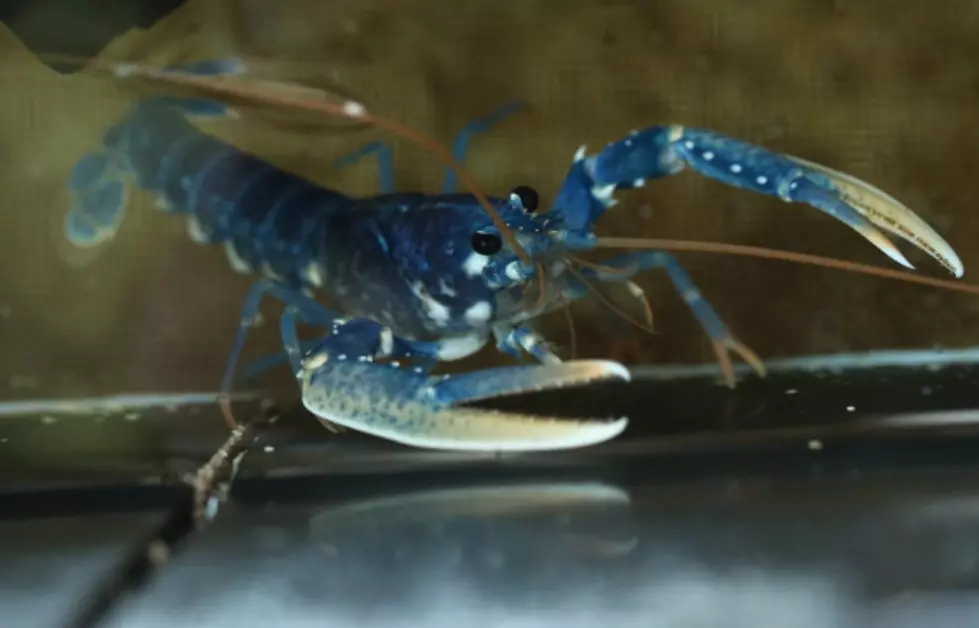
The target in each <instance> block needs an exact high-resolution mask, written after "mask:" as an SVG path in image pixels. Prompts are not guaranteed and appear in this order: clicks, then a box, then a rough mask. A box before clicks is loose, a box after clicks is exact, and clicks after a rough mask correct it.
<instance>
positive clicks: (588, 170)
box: [552, 125, 963, 277]
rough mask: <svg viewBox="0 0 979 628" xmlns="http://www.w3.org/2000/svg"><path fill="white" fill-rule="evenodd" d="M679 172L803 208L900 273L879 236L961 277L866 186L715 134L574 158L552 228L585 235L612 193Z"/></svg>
mask: <svg viewBox="0 0 979 628" xmlns="http://www.w3.org/2000/svg"><path fill="white" fill-rule="evenodd" d="M686 167H690V168H692V169H694V170H696V171H697V172H699V173H701V174H703V175H704V176H707V177H710V178H712V179H716V180H718V181H721V182H724V183H727V184H728V185H731V186H735V187H739V188H742V189H747V190H751V191H753V192H757V193H759V194H766V195H769V196H776V197H778V198H781V199H782V200H784V201H786V202H798V203H805V204H808V205H811V206H812V207H815V208H817V209H819V210H821V211H823V212H825V213H827V214H829V215H831V216H833V217H834V218H836V219H838V220H840V221H841V222H843V223H845V224H847V225H848V226H850V227H851V228H853V229H854V230H855V231H857V232H858V233H860V234H861V235H862V236H863V237H864V238H866V239H867V240H869V241H870V242H871V243H872V244H874V246H876V247H877V248H878V249H880V250H881V251H882V252H883V253H885V254H886V255H887V256H888V257H890V258H891V259H893V260H894V261H896V262H898V263H899V264H901V265H903V266H906V267H908V268H913V266H912V265H911V263H910V262H908V260H907V259H906V258H905V257H904V255H902V254H901V252H900V251H899V250H898V248H897V247H896V246H895V245H894V243H893V242H891V241H890V240H889V239H888V237H887V236H886V235H885V234H884V233H883V232H882V231H881V230H880V229H883V230H885V231H888V232H890V233H894V234H897V235H899V236H901V237H902V238H904V239H906V240H908V241H910V242H912V243H913V244H914V245H916V246H917V247H919V248H920V249H922V250H923V251H925V252H926V253H928V254H929V255H931V256H932V257H933V258H934V259H935V260H937V261H938V262H939V263H940V264H941V265H942V266H944V267H945V268H946V269H947V270H948V271H949V272H951V273H952V274H953V275H955V276H956V277H961V276H962V274H963V267H962V262H961V260H960V259H959V257H958V255H956V253H955V251H954V250H953V249H952V247H951V246H949V244H948V243H947V242H946V241H945V240H944V239H943V238H942V237H941V236H940V235H938V233H936V232H935V230H934V229H932V228H931V227H930V226H928V224H927V223H926V222H925V221H924V220H922V219H921V218H920V217H919V216H918V215H917V214H915V213H914V212H913V211H911V210H910V209H909V208H907V207H906V206H904V205H903V204H902V203H900V202H899V201H897V200H896V199H894V198H892V197H891V196H889V195H887V194H885V193H884V192H882V191H881V190H879V189H877V188H876V187H874V186H872V185H870V184H869V183H866V182H864V181H861V180H859V179H857V178H855V177H852V176H850V175H847V174H844V173H842V172H838V171H836V170H832V169H831V168H827V167H826V166H822V165H819V164H815V163H813V162H810V161H806V160H804V159H800V158H798V157H793V156H790V155H782V154H779V153H774V152H772V151H769V150H767V149H765V148H762V147H760V146H756V145H753V144H749V143H747V142H743V141H741V140H737V139H734V138H731V137H728V136H725V135H722V134H720V133H717V132H715V131H709V130H705V129H694V128H686V127H683V126H676V125H674V126H655V127H651V128H649V129H646V130H644V131H636V132H634V133H632V134H631V135H630V136H629V137H627V138H625V139H622V140H619V141H618V142H613V143H611V144H609V145H608V146H607V147H606V148H605V149H604V150H603V151H601V152H600V153H598V154H596V155H593V156H590V157H585V154H584V150H579V152H578V154H577V155H576V157H575V163H574V165H573V166H572V171H571V173H570V174H569V176H568V178H567V180H566V181H565V184H564V187H563V188H562V190H561V193H560V194H559V195H558V198H557V200H556V202H555V207H554V208H553V210H552V211H553V212H554V217H555V220H556V221H558V222H560V223H562V225H563V226H564V227H565V228H567V229H569V230H570V231H571V232H572V233H576V232H585V233H590V231H591V226H592V225H593V224H594V222H595V221H596V220H597V219H598V218H599V217H600V216H601V214H602V213H603V212H604V211H605V210H606V209H607V208H609V207H611V206H612V205H613V204H614V199H612V193H613V192H614V191H615V190H616V189H628V188H634V187H638V186H640V185H642V184H643V182H644V181H645V180H646V179H652V178H658V177H663V176H667V175H671V174H675V173H677V172H680V171H681V170H683V169H684V168H686ZM878 227H879V228H880V229H878Z"/></svg>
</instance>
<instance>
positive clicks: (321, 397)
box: [302, 355, 629, 451]
mask: <svg viewBox="0 0 979 628" xmlns="http://www.w3.org/2000/svg"><path fill="white" fill-rule="evenodd" d="M310 362H311V363H310V364H309V366H308V367H307V368H306V369H305V370H304V373H303V375H302V388H303V395H302V399H303V405H304V406H305V407H306V408H307V409H308V410H309V411H310V412H312V413H313V414H314V415H316V416H317V417H321V418H322V419H323V420H326V421H329V422H330V423H335V424H338V425H342V426H344V427H349V428H351V429H353V430H357V431H359V432H364V433H367V434H371V435H373V436H378V437H380V438H385V439H388V440H392V441H395V442H398V443H401V444H404V445H410V446H413V447H422V448H428V449H444V450H457V451H545V450H556V449H572V448H577V447H585V446H589V445H594V444H597V443H601V442H603V441H606V440H609V439H611V438H614V437H615V436H618V435H619V434H620V433H622V431H623V430H624V429H625V427H626V424H627V422H628V421H627V419H625V418H618V419H611V420H600V419H559V418H554V417H543V416H534V415H530V414H519V413H510V412H501V411H496V410H490V409H483V408H477V407H471V406H465V405H463V404H467V403H471V402H475V401H480V400H486V399H492V398H496V397H503V396H507V395H514V394H520V393H528V392H536V391H542V390H549V389H555V388H562V387H567V386H576V385H581V384H587V383H592V382H599V381H611V380H621V381H628V380H629V371H628V370H627V369H626V368H625V367H624V366H622V365H620V364H618V363H616V362H609V361H603V360H581V361H574V362H566V363H563V364H545V365H533V366H516V367H504V368H496V369H488V370H483V371H476V372H472V373H465V374H460V375H443V376H429V375H425V374H423V373H418V372H415V371H413V370H410V369H405V368H400V367H396V366H391V365H388V364H378V363H371V362H357V361H345V360H331V359H326V358H325V357H324V356H323V355H320V356H315V355H314V356H312V358H311V360H310Z"/></svg>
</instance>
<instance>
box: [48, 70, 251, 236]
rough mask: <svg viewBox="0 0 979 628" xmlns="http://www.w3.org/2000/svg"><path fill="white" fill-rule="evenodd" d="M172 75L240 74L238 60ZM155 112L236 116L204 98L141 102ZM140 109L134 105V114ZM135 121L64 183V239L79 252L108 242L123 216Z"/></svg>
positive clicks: (111, 133) (117, 128)
mask: <svg viewBox="0 0 979 628" xmlns="http://www.w3.org/2000/svg"><path fill="white" fill-rule="evenodd" d="M167 69H168V70H169V71H172V72H175V73H186V74H194V75H199V76H220V75H232V74H243V73H244V72H245V64H244V62H243V61H242V60H240V59H217V60H206V61H198V62H195V63H191V64H188V65H184V66H175V67H170V68H167ZM146 102H151V103H153V105H154V106H159V105H165V106H170V107H174V108H176V109H179V110H180V111H181V112H183V113H184V114H185V115H187V116H191V117H223V116H229V115H232V114H233V113H234V112H233V111H232V110H231V109H230V108H229V107H228V106H227V105H225V104H224V103H220V102H217V101H214V100H208V99H203V98H177V97H172V96H157V97H154V98H152V99H149V100H146V101H142V103H146ZM139 106H140V103H138V104H137V105H136V107H137V108H138V107H139ZM134 118H135V116H133V115H130V116H127V117H126V118H125V119H124V120H122V121H120V122H118V123H117V124H114V125H113V126H112V127H111V128H110V129H109V130H108V131H107V132H106V134H105V136H104V137H103V138H102V146H101V147H100V148H99V149H97V150H94V151H91V152H89V153H86V154H85V155H83V156H82V157H81V159H79V160H78V162H76V164H75V167H74V169H73V170H72V173H71V176H70V177H69V179H68V191H69V194H70V195H71V199H72V203H71V207H70V209H69V210H68V213H67V215H66V216H65V237H66V238H67V239H68V241H69V242H71V243H72V244H73V245H75V246H76V247H79V248H92V247H96V246H99V245H100V244H103V243H105V242H107V241H109V240H111V239H112V238H113V237H114V236H115V234H116V231H118V229H119V225H120V224H121V223H122V218H123V216H124V215H125V213H126V201H127V199H128V192H129V189H130V187H131V185H132V178H133V177H132V175H133V174H134V169H133V166H132V164H131V162H130V159H129V143H130V140H131V139H132V130H133V128H134V126H135V124H134Z"/></svg>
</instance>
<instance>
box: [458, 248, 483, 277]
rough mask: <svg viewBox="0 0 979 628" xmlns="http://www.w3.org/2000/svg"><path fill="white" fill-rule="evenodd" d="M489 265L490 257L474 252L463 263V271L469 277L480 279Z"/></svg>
mask: <svg viewBox="0 0 979 628" xmlns="http://www.w3.org/2000/svg"><path fill="white" fill-rule="evenodd" d="M487 264H489V257H487V256H485V255H480V254H479V253H476V252H473V253H470V254H469V257H467V258H466V261H464V262H463V263H462V270H463V272H465V273H466V276H467V277H478V276H479V275H481V274H482V273H483V269H484V268H486V265H487Z"/></svg>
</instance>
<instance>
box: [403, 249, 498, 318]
mask: <svg viewBox="0 0 979 628" xmlns="http://www.w3.org/2000/svg"><path fill="white" fill-rule="evenodd" d="M473 255H477V254H476V253H473ZM470 257H471V256H470ZM480 257H483V256H482V255H480ZM484 265H485V264H484ZM411 291H412V292H414V293H415V296H416V297H418V300H419V301H421V304H422V309H424V310H425V315H426V316H428V317H429V318H430V319H432V321H434V322H435V323H446V322H448V320H449V308H447V307H446V306H445V305H444V304H443V303H441V302H439V301H437V300H436V299H434V298H433V297H432V295H430V294H428V292H427V291H426V290H425V286H423V285H422V284H421V282H418V283H415V284H413V285H412V286H411Z"/></svg>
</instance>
